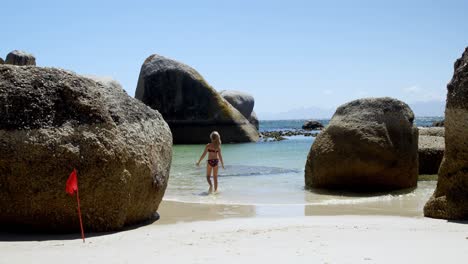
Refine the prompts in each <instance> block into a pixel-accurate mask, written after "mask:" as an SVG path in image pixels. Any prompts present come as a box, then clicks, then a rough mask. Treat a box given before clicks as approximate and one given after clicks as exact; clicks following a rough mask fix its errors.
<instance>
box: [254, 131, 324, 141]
mask: <svg viewBox="0 0 468 264" xmlns="http://www.w3.org/2000/svg"><path fill="white" fill-rule="evenodd" d="M318 133H319V132H310V131H306V130H301V129H299V130H280V131H275V130H273V131H263V132H261V133H260V137H261V141H282V140H285V139H287V138H286V137H292V136H305V137H316V136H317V135H318Z"/></svg>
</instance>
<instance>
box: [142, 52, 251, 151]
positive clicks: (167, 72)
mask: <svg viewBox="0 0 468 264" xmlns="http://www.w3.org/2000/svg"><path fill="white" fill-rule="evenodd" d="M135 98H137V99H139V100H141V101H142V102H143V103H145V104H146V105H148V106H150V107H151V108H153V109H156V110H158V111H159V112H160V113H161V114H162V115H163V117H164V119H165V120H166V122H167V123H168V124H169V126H170V128H171V131H172V135H173V137H174V143H176V144H184V143H188V144H199V143H206V142H207V141H209V134H210V133H211V131H213V130H217V131H218V132H219V133H220V134H221V137H222V140H223V142H228V143H229V142H251V141H257V140H258V137H259V135H258V132H257V130H256V129H255V127H254V126H253V125H252V124H250V122H249V121H248V120H247V119H246V118H245V117H244V116H243V115H242V114H241V113H240V112H239V111H238V110H236V109H235V108H234V107H233V106H232V105H231V104H229V103H228V102H227V101H226V100H224V99H223V98H222V97H221V96H220V95H219V94H218V92H216V91H215V90H214V89H213V88H212V87H211V86H210V85H209V84H208V83H207V82H206V81H205V80H204V79H203V77H202V76H201V75H200V74H199V73H198V72H197V71H196V70H195V69H193V68H191V67H190V66H188V65H185V64H183V63H180V62H178V61H175V60H172V59H168V58H165V57H163V56H160V55H156V54H155V55H151V56H149V57H148V58H147V59H146V60H145V62H144V63H143V65H142V66H141V71H140V76H139V79H138V85H137V88H136V92H135Z"/></svg>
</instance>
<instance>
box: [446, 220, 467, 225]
mask: <svg viewBox="0 0 468 264" xmlns="http://www.w3.org/2000/svg"><path fill="white" fill-rule="evenodd" d="M447 222H448V223H454V224H461V225H468V220H447Z"/></svg>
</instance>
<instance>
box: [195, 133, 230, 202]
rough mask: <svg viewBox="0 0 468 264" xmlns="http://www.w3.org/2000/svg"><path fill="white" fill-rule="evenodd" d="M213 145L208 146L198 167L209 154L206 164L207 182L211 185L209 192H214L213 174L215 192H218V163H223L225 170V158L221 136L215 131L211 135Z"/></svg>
mask: <svg viewBox="0 0 468 264" xmlns="http://www.w3.org/2000/svg"><path fill="white" fill-rule="evenodd" d="M210 138H211V143H208V144H206V147H205V151H203V154H202V155H201V157H200V160H198V162H197V166H200V162H201V161H202V160H203V158H205V156H206V153H208V162H207V164H206V180H207V181H208V184H209V185H210V190H209V192H210V193H211V192H212V191H213V185H212V184H211V173H212V172H213V182H214V191H215V192H216V191H218V163H219V162H220V161H221V166H223V169H224V162H223V156H222V155H221V136H220V135H219V133H218V132H217V131H213V132H211V134H210Z"/></svg>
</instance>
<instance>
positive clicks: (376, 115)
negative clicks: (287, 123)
mask: <svg viewBox="0 0 468 264" xmlns="http://www.w3.org/2000/svg"><path fill="white" fill-rule="evenodd" d="M413 120H414V114H413V111H411V109H410V108H409V106H408V105H407V104H405V103H403V102H401V101H399V100H396V99H392V98H388V97H385V98H366V99H359V100H355V101H352V102H349V103H347V104H344V105H342V106H340V107H338V109H337V110H336V112H335V114H334V115H333V117H332V119H331V120H330V123H329V125H328V126H327V127H326V128H325V129H324V130H323V131H322V132H321V133H320V134H319V135H318V136H317V138H316V139H315V141H314V143H313V145H312V147H311V149H310V152H309V155H308V157H307V164H306V167H305V184H306V187H308V188H327V189H347V190H352V191H366V192H367V191H369V192H372V191H382V190H394V189H403V188H410V187H415V186H416V184H417V178H418V129H417V128H416V127H415V126H414V125H413Z"/></svg>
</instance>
